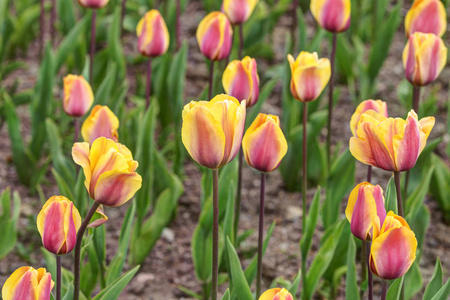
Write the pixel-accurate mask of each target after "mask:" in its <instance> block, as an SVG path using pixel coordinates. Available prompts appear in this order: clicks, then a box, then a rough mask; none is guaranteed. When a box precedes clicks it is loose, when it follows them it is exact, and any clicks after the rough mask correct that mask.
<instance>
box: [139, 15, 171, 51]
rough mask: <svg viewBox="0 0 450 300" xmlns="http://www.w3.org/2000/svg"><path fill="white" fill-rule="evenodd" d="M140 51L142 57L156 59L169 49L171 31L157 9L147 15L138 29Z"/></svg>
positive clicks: (140, 22)
mask: <svg viewBox="0 0 450 300" xmlns="http://www.w3.org/2000/svg"><path fill="white" fill-rule="evenodd" d="M136 33H137V36H138V49H139V52H141V54H142V55H144V56H147V57H155V56H160V55H163V54H164V53H166V52H167V49H168V48H169V42H170V38H169V30H168V29H167V26H166V23H165V22H164V19H163V17H162V16H161V14H160V13H159V11H157V10H156V9H152V10H150V11H149V12H147V13H146V14H145V16H144V17H143V18H142V19H141V20H140V21H139V23H138V25H137V27H136Z"/></svg>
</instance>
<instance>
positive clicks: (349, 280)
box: [345, 237, 359, 300]
mask: <svg viewBox="0 0 450 300" xmlns="http://www.w3.org/2000/svg"><path fill="white" fill-rule="evenodd" d="M357 278H358V277H357V275H356V245H355V240H354V237H350V238H349V239H348V251H347V275H346V279H345V299H348V300H358V299H359V289H358V282H357Z"/></svg>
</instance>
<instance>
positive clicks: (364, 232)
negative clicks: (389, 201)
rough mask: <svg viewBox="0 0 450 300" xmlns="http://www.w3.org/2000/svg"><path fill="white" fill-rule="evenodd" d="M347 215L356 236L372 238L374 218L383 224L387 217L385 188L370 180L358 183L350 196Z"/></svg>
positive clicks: (346, 210) (364, 238)
mask: <svg viewBox="0 0 450 300" xmlns="http://www.w3.org/2000/svg"><path fill="white" fill-rule="evenodd" d="M345 216H346V217H347V220H348V221H349V222H350V229H351V231H352V233H353V235H354V236H356V237H357V238H359V239H360V240H363V241H370V240H372V220H373V219H374V218H378V220H379V221H378V223H381V224H383V222H384V219H385V218H386V210H385V208H384V196H383V190H382V188H381V187H380V186H379V185H372V184H370V183H368V182H362V183H360V184H358V185H357V186H356V187H355V188H354V189H353V191H352V192H351V193H350V196H349V197H348V204H347V208H346V209H345Z"/></svg>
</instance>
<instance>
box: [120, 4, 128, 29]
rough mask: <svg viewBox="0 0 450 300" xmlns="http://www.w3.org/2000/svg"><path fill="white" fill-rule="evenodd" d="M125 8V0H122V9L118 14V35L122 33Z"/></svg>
mask: <svg viewBox="0 0 450 300" xmlns="http://www.w3.org/2000/svg"><path fill="white" fill-rule="evenodd" d="M126 10H127V0H122V11H121V15H120V36H122V34H123V20H124V19H125V12H126Z"/></svg>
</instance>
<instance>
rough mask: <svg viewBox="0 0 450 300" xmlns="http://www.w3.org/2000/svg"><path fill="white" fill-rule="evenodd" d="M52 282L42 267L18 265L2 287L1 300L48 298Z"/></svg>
mask: <svg viewBox="0 0 450 300" xmlns="http://www.w3.org/2000/svg"><path fill="white" fill-rule="evenodd" d="M53 285H54V282H53V281H52V275H50V273H48V272H47V270H45V269H44V268H40V269H37V270H36V269H34V268H33V267H20V268H18V269H17V270H15V271H14V272H13V273H12V274H11V276H9V278H8V279H6V281H5V284H4V285H3V288H2V297H3V300H49V299H50V295H51V291H52V288H53Z"/></svg>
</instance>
